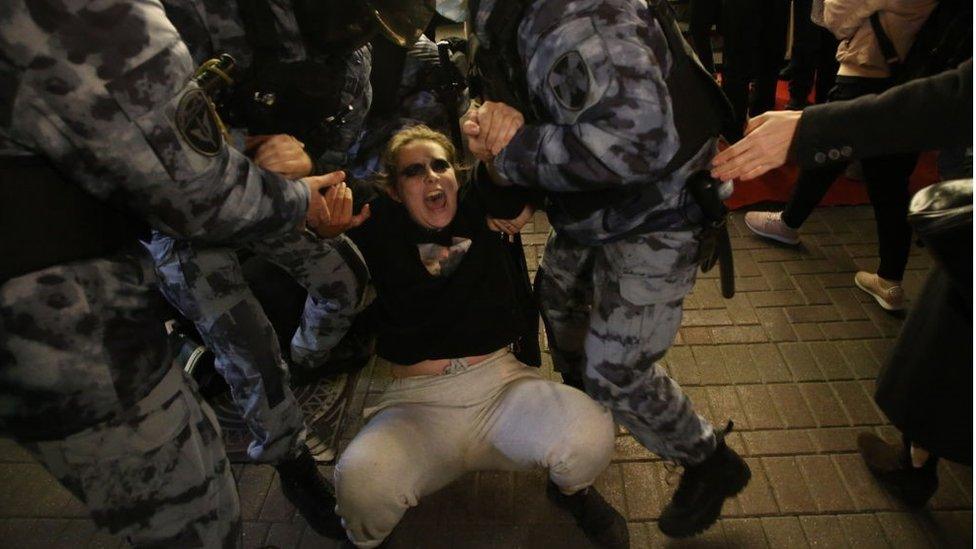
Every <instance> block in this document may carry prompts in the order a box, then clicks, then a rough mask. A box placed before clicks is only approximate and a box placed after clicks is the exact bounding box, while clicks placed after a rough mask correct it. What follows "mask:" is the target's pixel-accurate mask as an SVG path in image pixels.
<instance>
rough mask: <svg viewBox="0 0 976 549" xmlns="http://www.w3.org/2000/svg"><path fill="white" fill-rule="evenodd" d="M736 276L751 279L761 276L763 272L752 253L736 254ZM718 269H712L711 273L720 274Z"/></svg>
mask: <svg viewBox="0 0 976 549" xmlns="http://www.w3.org/2000/svg"><path fill="white" fill-rule="evenodd" d="M734 267H735V269H734V271H735V276H741V277H749V276H759V275H761V274H762V272H761V271H760V270H759V265H758V264H757V263H756V260H755V259H753V257H752V252H748V251H742V252H739V253H736V254H735V262H734ZM717 271H718V269H712V270H711V271H710V272H713V273H715V274H716V275H717V274H718V272H717Z"/></svg>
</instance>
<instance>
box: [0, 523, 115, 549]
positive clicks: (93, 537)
mask: <svg viewBox="0 0 976 549" xmlns="http://www.w3.org/2000/svg"><path fill="white" fill-rule="evenodd" d="M64 522H65V525H64V527H63V528H60V530H59V531H58V539H57V541H55V542H54V544H53V546H54V547H85V548H88V547H92V546H97V545H100V546H102V547H112V548H115V547H127V546H128V544H126V543H125V541H124V540H122V539H121V538H119V537H118V536H113V535H111V534H108V533H106V532H99V531H98V530H97V528H96V527H95V523H94V522H92V521H91V520H89V519H79V520H66V521H64ZM0 539H3V538H0Z"/></svg>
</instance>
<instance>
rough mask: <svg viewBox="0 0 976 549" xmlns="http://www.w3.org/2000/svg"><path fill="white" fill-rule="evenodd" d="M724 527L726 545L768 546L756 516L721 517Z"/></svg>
mask: <svg viewBox="0 0 976 549" xmlns="http://www.w3.org/2000/svg"><path fill="white" fill-rule="evenodd" d="M722 526H723V528H724V529H725V540H726V542H727V543H728V547H735V548H742V549H753V548H761V547H769V544H768V543H766V533H765V532H764V531H763V527H762V521H761V520H760V519H758V518H744V519H734V518H727V519H722ZM632 547H650V546H648V545H632Z"/></svg>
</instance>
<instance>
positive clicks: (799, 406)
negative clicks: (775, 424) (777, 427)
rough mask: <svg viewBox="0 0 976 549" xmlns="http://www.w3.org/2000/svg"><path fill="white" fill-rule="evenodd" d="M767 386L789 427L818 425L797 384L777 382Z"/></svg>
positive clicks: (786, 425)
mask: <svg viewBox="0 0 976 549" xmlns="http://www.w3.org/2000/svg"><path fill="white" fill-rule="evenodd" d="M767 387H768V389H769V394H770V395H771V396H772V400H773V404H774V405H775V406H776V409H777V410H779V414H780V416H781V417H782V418H783V421H784V423H785V427H786V428H787V429H795V428H798V427H816V425H817V422H816V420H814V418H813V414H812V413H811V412H810V409H809V408H808V407H807V403H806V401H805V400H804V399H803V395H801V394H800V390H799V389H798V388H797V387H796V385H794V384H792V383H790V384H786V383H784V384H779V383H777V384H773V385H768V386H767Z"/></svg>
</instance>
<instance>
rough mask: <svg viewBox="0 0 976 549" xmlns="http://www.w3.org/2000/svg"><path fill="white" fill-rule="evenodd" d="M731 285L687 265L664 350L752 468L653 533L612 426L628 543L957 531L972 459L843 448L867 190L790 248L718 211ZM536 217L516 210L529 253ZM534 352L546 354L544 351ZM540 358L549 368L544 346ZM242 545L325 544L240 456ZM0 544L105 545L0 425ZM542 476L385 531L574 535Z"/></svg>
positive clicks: (363, 397) (858, 425) (874, 360)
mask: <svg viewBox="0 0 976 549" xmlns="http://www.w3.org/2000/svg"><path fill="white" fill-rule="evenodd" d="M731 227H732V229H731V230H732V244H733V246H734V248H735V249H736V273H737V284H738V289H739V293H738V294H737V295H736V297H735V298H734V299H732V300H724V299H722V297H721V295H720V293H719V287H718V281H717V279H716V273H709V274H705V275H702V276H701V277H700V279H699V281H698V283H697V285H696V286H695V290H694V292H693V293H692V294H691V295H690V296H689V298H688V300H687V301H686V304H685V317H684V323H683V327H682V328H681V330H680V333H679V336H678V338H677V341H676V343H675V346H674V347H673V348H672V350H671V351H670V352H669V353H668V355H667V357H666V359H665V362H666V365H667V368H668V369H669V371H670V372H671V374H672V375H673V377H674V378H675V379H676V380H677V381H678V382H680V383H681V384H682V386H683V387H684V388H685V389H686V391H687V393H688V394H689V395H690V396H691V398H692V400H693V402H694V403H695V406H696V407H697V408H698V410H700V411H701V412H702V413H703V414H705V415H706V416H707V417H709V418H710V419H712V420H713V421H714V422H715V423H719V422H721V421H724V420H725V419H726V418H728V417H731V418H733V419H734V420H735V422H736V431H735V432H734V433H733V434H732V435H731V437H730V440H729V442H730V444H731V445H732V446H733V447H734V448H736V450H737V451H739V452H740V453H742V454H743V455H744V456H745V457H746V459H747V461H748V462H749V465H750V466H751V467H752V471H753V481H752V483H751V484H750V485H749V487H748V488H747V489H746V490H745V491H744V492H743V493H742V494H740V495H739V496H738V497H737V498H735V499H733V500H730V501H729V502H728V503H727V504H726V506H725V508H724V510H723V515H722V518H721V520H720V521H719V522H718V523H717V524H716V525H715V526H714V527H713V528H711V529H710V530H709V531H707V532H706V533H705V534H704V535H702V536H700V537H698V538H694V539H691V540H684V541H673V540H667V539H665V538H664V537H663V536H662V535H661V534H660V532H659V531H658V530H657V526H656V523H655V520H656V518H657V516H658V514H659V513H660V510H661V507H662V506H663V505H664V503H665V502H666V501H667V499H668V497H669V495H670V493H671V492H672V490H673V489H674V485H675V483H676V481H677V477H676V476H675V475H674V474H669V472H668V471H667V470H666V468H665V466H664V463H662V462H661V460H659V459H657V458H656V457H655V456H653V455H651V454H650V453H648V452H647V451H646V450H645V449H644V448H643V447H642V446H640V445H639V444H637V443H636V441H635V440H634V439H633V438H632V437H631V436H630V435H628V434H626V433H624V432H622V431H621V432H620V433H619V434H618V436H617V440H616V451H615V455H614V459H613V463H612V465H611V466H610V467H609V468H608V469H607V471H606V472H605V473H604V474H603V475H602V476H601V477H600V478H599V479H598V487H599V488H600V490H601V492H602V493H603V494H604V495H605V496H606V497H607V498H608V500H609V501H610V502H611V503H612V504H613V505H614V506H616V507H617V508H618V509H619V510H620V511H621V512H622V513H623V514H624V516H626V517H627V519H628V521H629V525H630V528H631V536H632V546H633V547H635V548H644V547H657V546H669V547H672V546H673V547H691V546H696V547H718V546H728V547H749V548H752V547H767V546H768V547H790V548H793V547H830V548H833V547H844V546H850V547H858V549H862V548H870V547H971V546H972V539H973V538H972V484H973V482H972V470H971V469H970V468H968V467H961V466H955V465H948V464H945V463H943V464H942V465H941V470H940V479H941V486H940V488H939V491H938V492H937V493H936V496H935V497H934V498H933V499H932V501H931V502H930V504H929V506H928V508H927V509H926V510H924V511H916V512H912V511H909V510H908V509H905V508H904V507H902V506H901V505H899V504H898V503H897V502H896V501H894V500H893V499H892V498H891V497H890V496H888V495H887V494H886V493H885V492H884V491H883V490H881V489H880V488H879V487H878V486H877V485H876V484H875V482H874V480H873V479H872V477H871V476H870V473H869V472H868V471H867V469H866V468H865V467H864V465H863V463H862V462H861V460H860V458H859V457H858V456H857V454H856V448H855V437H856V435H857V433H858V432H860V431H862V430H872V431H875V432H877V433H878V434H880V435H881V436H884V437H886V438H889V439H892V440H894V439H896V438H897V436H898V435H897V432H896V431H895V430H894V429H893V428H892V427H890V426H889V425H886V421H885V419H884V417H883V416H882V415H881V413H880V412H879V411H878V409H877V407H876V406H875V405H874V402H873V401H872V399H871V395H872V392H873V389H874V379H875V376H876V374H877V371H878V368H879V366H880V364H881V361H882V360H883V359H884V356H885V353H886V352H887V350H888V349H889V348H890V346H891V343H892V340H893V337H894V336H895V335H896V334H897V331H898V328H899V326H900V323H901V321H900V320H899V319H898V318H896V317H892V316H890V315H888V314H885V313H884V312H882V311H881V309H880V308H878V307H877V306H876V305H875V304H874V303H873V301H872V300H871V299H870V298H869V297H867V296H865V295H863V294H861V293H860V292H859V291H858V290H856V289H855V288H854V286H853V281H852V279H853V273H854V271H855V270H857V269H868V270H872V269H873V268H874V267H875V262H876V259H875V253H876V252H875V242H876V237H875V230H874V223H873V220H872V212H871V210H870V208H868V207H853V208H850V207H848V208H843V207H839V208H829V209H820V210H818V211H817V212H815V213H814V215H813V217H812V218H811V219H810V220H809V221H808V223H807V224H806V225H805V226H804V228H803V230H802V231H801V234H802V236H803V240H804V244H803V245H802V246H801V247H799V248H796V249H793V248H787V247H781V246H775V245H770V244H768V243H765V242H762V241H760V240H758V239H756V238H754V237H752V236H750V235H749V234H748V232H747V231H746V229H745V227H744V226H743V224H742V214H741V213H738V214H735V215H734V216H733V218H732V225H731ZM548 228H549V227H548V224H547V222H546V220H545V218H544V217H543V216H542V215H539V216H537V217H536V219H535V220H534V221H533V222H532V223H530V225H529V226H528V227H527V228H526V233H525V236H524V242H525V244H526V252H527V254H526V255H527V259H528V264H529V268H530V269H532V270H535V269H536V267H537V265H538V258H539V255H540V253H541V251H542V248H543V246H544V244H545V238H546V232H547V231H548ZM930 265H931V262H930V260H929V259H928V257H927V256H926V255H924V253H922V251H921V250H917V249H916V250H913V252H912V256H911V260H910V262H909V267H908V268H909V270H908V273H907V275H906V280H905V286H906V290H907V293H908V295H909V297H911V296H913V295H916V294H917V292H918V289H919V287H920V284H921V282H922V280H923V278H924V276H925V273H926V271H927V269H928V268H929V266H930ZM546 358H548V357H546ZM544 371H545V372H546V375H548V376H550V377H551V378H553V379H557V378H558V376H557V375H556V374H554V373H553V372H552V368H551V364H550V363H548V362H547V364H546V366H545V368H544ZM388 382H389V374H388V370H387V369H386V368H385V367H384V365H383V364H382V363H379V362H378V363H376V364H373V365H371V366H370V367H369V369H368V371H367V372H366V374H365V375H363V376H362V377H361V381H360V383H359V386H358V387H357V390H356V393H355V397H354V402H353V406H352V407H351V408H352V409H353V410H354V411H355V412H354V413H351V414H350V416H349V417H347V418H346V422H345V425H344V433H343V437H342V439H343V445H345V444H346V443H348V440H349V439H350V438H351V437H352V435H353V434H354V433H355V432H356V430H358V429H359V427H360V426H361V421H360V420H359V419H358V411H360V410H361V409H362V407H363V406H364V404H365V403H368V402H370V401H371V400H373V399H375V398H376V397H377V395H378V394H379V392H381V391H382V390H383V388H384V387H385V386H386V384H387V383H388ZM235 472H236V475H237V478H238V482H239V486H240V492H241V503H242V512H243V515H244V520H245V527H244V535H245V544H246V546H247V547H258V546H261V545H264V544H274V545H277V546H279V547H283V548H284V547H301V548H312V547H333V546H334V544H333V543H332V542H331V541H329V540H326V539H322V538H320V537H318V536H317V535H315V533H314V532H312V531H311V529H309V528H306V526H305V524H304V521H303V520H302V519H301V517H298V516H297V515H296V513H295V512H294V509H292V508H291V507H290V505H288V504H287V502H285V501H284V499H283V497H282V496H281V493H280V490H279V488H278V485H277V483H278V480H277V478H276V476H275V474H274V471H273V469H271V468H270V467H268V466H243V467H242V466H238V467H237V468H236V469H235ZM0 486H2V487H3V489H2V490H0V547H11V548H20V547H45V548H46V547H116V546H118V542H117V541H115V540H114V539H112V538H109V537H107V536H104V535H101V534H97V533H95V532H94V529H93V528H92V526H91V523H90V522H89V521H88V520H87V519H85V518H84V509H83V508H82V506H81V505H80V504H79V503H77V502H76V501H74V500H73V499H72V498H71V497H70V496H69V495H68V494H67V493H66V492H65V491H64V490H63V489H61V488H60V487H59V486H58V485H57V483H56V482H55V481H54V480H53V479H51V478H50V476H49V475H47V474H46V473H45V472H44V471H43V469H42V468H41V467H40V466H39V465H37V464H35V463H33V462H31V460H30V458H29V456H27V455H25V454H24V453H23V452H22V451H21V450H20V449H19V448H18V447H17V446H15V445H14V444H12V443H11V442H9V441H6V440H0ZM544 486H545V476H544V475H543V473H541V472H536V473H517V474H516V473H502V472H485V473H478V474H471V475H467V476H466V477H464V478H463V479H461V480H460V481H458V482H456V483H454V484H452V485H451V486H449V487H447V488H445V489H444V490H442V491H441V492H439V493H437V494H434V495H433V496H430V497H428V498H426V499H425V500H424V501H423V502H422V503H421V505H420V506H419V507H417V508H415V509H412V510H411V511H410V512H408V514H407V516H406V518H405V520H404V521H403V523H402V524H401V526H400V527H399V528H398V529H397V530H396V532H395V534H394V536H393V537H392V538H391V540H390V543H389V546H390V547H422V548H425V549H426V548H437V547H451V548H458V547H461V548H467V547H472V548H480V547H506V548H507V547H523V548H530V549H535V548H550V547H551V548H574V547H588V545H587V544H586V543H585V542H584V541H582V540H581V535H580V533H579V532H578V531H577V530H576V527H575V526H574V525H573V524H572V523H571V519H570V517H569V516H568V515H566V514H565V513H563V512H562V511H560V510H558V509H556V508H554V507H553V506H552V505H550V504H549V502H548V501H547V500H546V498H545V495H544Z"/></svg>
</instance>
